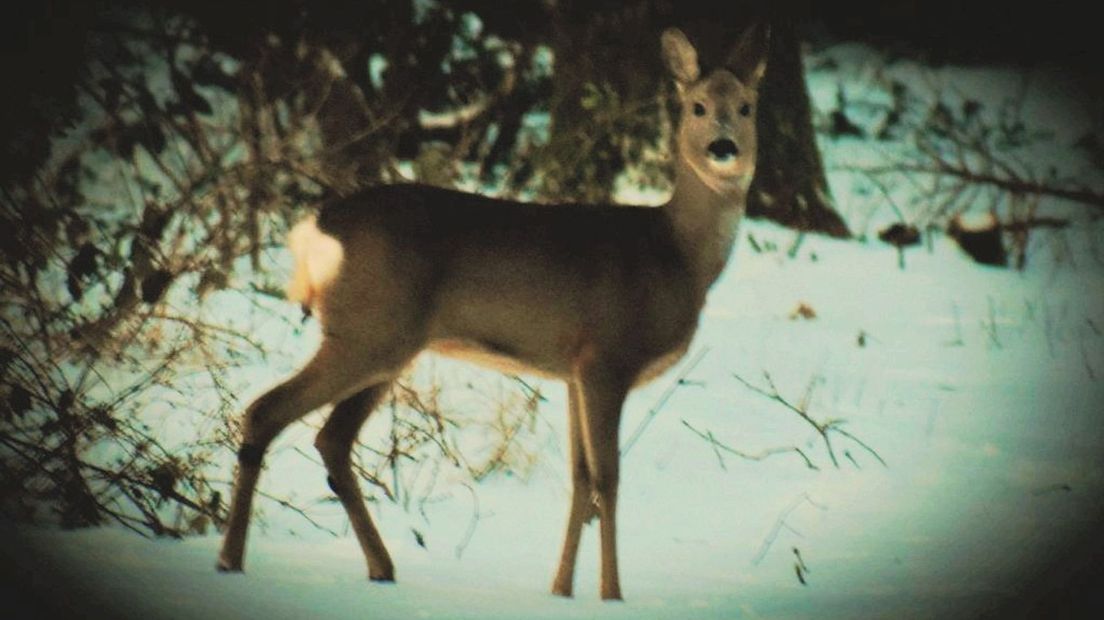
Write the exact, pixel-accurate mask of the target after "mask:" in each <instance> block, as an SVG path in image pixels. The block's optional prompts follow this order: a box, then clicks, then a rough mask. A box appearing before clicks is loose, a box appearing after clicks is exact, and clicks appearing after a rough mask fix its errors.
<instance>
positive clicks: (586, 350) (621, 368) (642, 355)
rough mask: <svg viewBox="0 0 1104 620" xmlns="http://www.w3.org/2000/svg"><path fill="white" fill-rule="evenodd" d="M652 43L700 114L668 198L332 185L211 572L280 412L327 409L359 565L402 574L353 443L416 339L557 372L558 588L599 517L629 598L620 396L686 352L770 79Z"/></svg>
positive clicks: (678, 40)
mask: <svg viewBox="0 0 1104 620" xmlns="http://www.w3.org/2000/svg"><path fill="white" fill-rule="evenodd" d="M663 43H664V50H665V54H666V56H667V63H668V66H669V67H670V68H671V70H672V73H673V74H674V75H675V78H676V82H677V83H678V85H679V90H680V94H681V96H682V99H683V105H684V108H687V107H691V106H692V109H693V113H692V114H693V118H688V117H689V116H690V114H688V113H685V112H684V114H683V121H682V123H681V124H680V127H679V133H678V134H677V137H676V143H677V148H678V150H679V159H678V162H677V176H676V181H675V190H674V192H673V194H672V198H671V201H670V202H669V203H668V204H666V205H664V206H661V207H625V206H610V205H534V204H524V203H516V202H510V201H501V200H494V199H490V198H485V197H482V196H477V195H473V194H467V193H462V192H456V191H451V190H444V189H438V188H432V187H427V186H420V185H396V186H385V187H378V188H373V189H369V190H365V191H363V192H361V193H359V194H356V195H353V196H350V197H346V198H343V199H341V200H339V201H336V202H334V203H331V204H329V205H327V206H326V207H325V208H323V209H322V210H321V212H320V213H319V214H318V215H317V216H316V217H312V218H308V219H307V220H304V221H303V222H301V223H300V224H298V225H297V226H296V227H295V229H294V230H293V231H292V234H291V238H290V241H289V243H290V245H291V248H292V251H293V254H294V255H295V257H296V267H295V275H294V277H293V280H292V283H291V286H290V287H289V296H290V297H291V298H292V299H294V300H296V301H299V302H301V303H303V304H304V305H306V306H309V307H310V308H311V309H312V310H313V312H314V313H315V314H316V315H317V316H318V319H319V321H320V322H321V324H322V328H323V342H322V345H321V347H320V350H319V351H318V353H317V354H316V355H315V357H314V358H313V359H312V360H311V362H309V363H308V364H307V366H306V367H305V368H304V369H303V370H302V371H300V372H299V374H297V375H296V376H295V377H293V378H291V379H290V380H288V381H286V382H285V383H283V384H281V385H279V386H277V387H276V388H274V389H273V390H271V391H270V392H268V393H266V394H264V395H263V396H261V397H260V398H259V399H257V401H255V402H254V403H253V404H252V405H251V406H250V408H249V410H248V411H247V413H246V424H245V427H244V438H243V443H242V449H241V452H240V454H239V460H240V464H239V473H238V479H237V483H236V485H235V490H234V496H233V498H232V505H231V511H230V518H229V521H228V524H227V532H226V537H225V541H224V544H223V550H222V553H221V555H220V560H219V566H220V568H222V569H224V570H240V569H241V567H242V558H243V555H244V548H245V531H246V527H247V525H248V519H249V513H250V507H251V501H252V496H253V490H254V487H255V485H256V480H257V476H258V474H259V470H260V464H261V459H262V457H263V454H264V451H265V448H266V447H267V446H268V444H269V443H270V442H271V441H272V439H273V438H275V436H276V435H277V434H278V433H279V432H280V431H281V430H282V429H283V428H284V427H286V426H287V425H288V424H290V423H291V422H292V421H294V420H296V419H298V418H299V417H301V416H303V415H305V414H306V413H307V412H309V411H311V410H312V409H315V408H317V407H319V406H321V405H324V404H327V403H337V404H336V405H335V407H334V410H333V412H332V413H331V414H330V418H329V420H328V421H327V423H326V424H325V426H324V427H323V429H322V431H321V432H320V433H319V436H318V439H317V441H316V445H317V447H318V449H319V451H320V452H321V454H322V458H323V461H324V462H325V464H326V468H327V470H328V471H329V474H330V485H331V487H333V489H334V491H335V493H336V494H337V496H338V497H339V498H340V499H341V501H342V503H343V505H344V507H345V509H346V511H347V512H348V514H349V518H350V522H351V523H352V526H353V530H354V532H355V533H356V535H357V538H358V540H359V541H360V543H361V546H362V548H363V550H364V552H365V556H366V559H367V561H368V569H369V576H370V577H371V578H372V579H374V580H381V581H390V580H393V579H394V569H393V566H392V563H391V560H390V557H389V556H388V554H387V550H386V548H385V547H384V545H383V542H382V540H381V539H380V537H379V534H378V532H377V531H376V529H375V527H374V525H373V524H372V521H371V518H370V517H369V515H368V513H367V511H366V510H365V508H364V503H363V499H362V497H361V495H360V490H359V487H358V485H357V483H356V480H355V478H354V477H353V475H352V471H351V469H350V467H349V453H350V450H351V447H352V444H353V442H354V441H355V438H356V434H357V432H358V430H359V429H360V426H361V425H362V423H363V422H364V420H365V419H366V418H367V417H368V415H369V414H370V413H371V410H372V409H373V407H374V406H375V405H376V404H377V402H378V400H379V399H380V398H381V396H382V395H383V394H384V393H385V392H386V389H387V386H388V385H389V384H390V382H391V381H392V380H394V379H395V378H396V377H397V376H398V374H399V373H400V372H401V371H402V369H403V368H404V367H405V366H406V365H407V364H408V363H409V362H410V360H411V359H413V358H414V357H415V356H416V355H417V354H418V353H419V352H421V351H423V350H427V349H428V350H434V351H438V352H440V353H442V354H445V355H450V356H454V357H460V358H465V359H469V360H472V361H475V362H478V363H481V364H484V365H490V366H493V367H497V368H500V369H505V370H510V371H514V372H529V373H536V374H540V375H543V376H547V377H551V378H556V379H561V380H564V381H566V382H567V384H568V394H569V400H570V411H569V424H568V428H569V435H570V437H569V445H570V448H571V468H572V480H573V484H574V492H573V497H572V501H571V508H570V512H569V516H568V527H567V534H566V537H565V541H564V547H563V555H562V558H561V562H560V567H559V571H558V573H557V575H556V579H555V582H554V584H553V591H554V592H555V593H557V594H561V595H570V594H571V591H572V584H573V575H574V566H575V555H576V552H577V550H578V545H579V536H580V532H581V528H582V525H583V523H584V522H586V521H588V520H589V519H590V518H592V517H593V516H595V515H596V516H597V517H598V518H599V521H600V526H601V527H600V534H601V554H602V571H601V594H602V597H603V598H620V597H621V591H620V583H619V579H618V572H617V559H616V532H615V512H616V497H617V484H618V479H619V454H618V439H617V437H618V427H619V423H620V415H621V406H622V403H623V402H624V399H625V396H626V395H627V393H628V391H629V390H630V389H631V388H632V387H633V386H634V385H637V384H639V383H641V382H643V381H646V380H648V379H650V378H652V377H654V376H656V375H657V374H659V373H660V372H662V371H663V370H664V369H666V368H667V367H669V366H670V365H671V364H673V363H674V362H675V361H677V360H678V359H679V358H680V357H681V356H682V355H683V354H684V353H685V351H686V349H687V347H688V346H689V343H690V340H691V338H692V337H693V335H694V331H695V329H696V327H697V324H698V317H699V314H700V312H701V309H702V306H703V305H704V303H705V297H706V293H707V291H708V289H709V286H710V285H711V284H712V283H713V282H714V281H715V280H716V278H717V276H718V275H719V274H720V272H721V270H722V269H723V267H724V265H725V262H726V261H727V259H728V256H729V254H730V252H731V249H732V244H733V241H734V239H735V234H736V225H737V223H738V221H739V218H740V216H741V215H742V213H743V209H744V205H745V200H746V191H747V187H748V184H749V183H750V181H751V176H752V173H753V171H754V160H755V149H756V143H755V117H754V115H753V114H750V106H751V105H753V104H754V102H755V91H754V85H755V82H757V81H758V78H759V76H760V75H761V73H762V65H761V64H760V65H759V66H758V67H757V68H756V70H754V71H752V73H751V78H750V80H749V82H750V83H744V82H741V81H740V80H739V79H737V78H736V77H735V76H734V75H733V74H732V73H730V72H728V71H726V70H717V71H714V72H713V73H712V74H711V75H710V76H708V77H707V78H705V79H700V80H699V79H698V77H699V76H698V66H697V58H696V53H695V52H694V50H693V48H692V47H691V46H690V44H689V42H688V41H687V40H686V39H685V37H684V36H683V35H682V34H681V33H679V32H677V31H668V33H665V34H664V40H663ZM705 102H707V103H705ZM706 105H708V108H706ZM699 106H701V108H702V110H704V112H702V113H700V114H699V112H701V111H702V110H699V109H698V108H699Z"/></svg>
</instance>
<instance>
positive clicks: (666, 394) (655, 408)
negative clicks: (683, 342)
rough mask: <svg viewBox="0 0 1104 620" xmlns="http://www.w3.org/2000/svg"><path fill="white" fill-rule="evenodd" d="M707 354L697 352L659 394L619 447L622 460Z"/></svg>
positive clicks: (706, 351)
mask: <svg viewBox="0 0 1104 620" xmlns="http://www.w3.org/2000/svg"><path fill="white" fill-rule="evenodd" d="M707 353H709V347H705V348H704V349H702V350H700V351H698V354H697V355H695V356H694V357H693V358H692V359H691V360H690V363H689V364H687V365H686V366H685V367H684V368H683V369H682V372H681V373H679V376H678V378H676V379H675V380H674V381H673V382H671V384H670V385H668V386H667V389H666V390H664V391H663V393H662V394H660V396H659V399H658V400H656V402H655V404H654V405H652V408H651V409H649V410H648V413H647V415H645V416H644V419H643V420H641V421H640V424H638V425H637V427H636V430H634V431H633V433H632V435H630V436H629V439H628V440H627V441H626V442H625V445H624V446H622V447H621V457H622V458H624V457H625V455H626V454H628V453H629V450H631V449H632V447H633V444H635V443H636V441H637V440H638V439H640V436H641V435H643V434H644V430H645V429H647V428H648V425H649V424H651V423H652V420H653V419H654V418H655V417H656V414H658V413H659V410H660V409H662V408H663V406H664V405H666V404H667V401H668V400H669V399H670V398H671V396H673V395H674V393H675V390H677V389H679V388H680V387H682V386H683V385H686V384H687V383H688V382H687V380H686V377H688V376H689V375H690V373H691V372H693V370H694V368H696V367H697V365H698V364H699V363H701V361H702V360H703V359H704V358H705V355H706V354H707Z"/></svg>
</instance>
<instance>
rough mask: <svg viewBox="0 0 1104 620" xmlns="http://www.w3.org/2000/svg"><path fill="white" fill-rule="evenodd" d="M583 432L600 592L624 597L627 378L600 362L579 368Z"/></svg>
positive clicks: (606, 595)
mask: <svg viewBox="0 0 1104 620" xmlns="http://www.w3.org/2000/svg"><path fill="white" fill-rule="evenodd" d="M578 381H579V385H580V388H581V390H580V392H581V396H582V399H581V400H582V416H581V422H582V424H581V425H580V426H581V429H582V435H583V447H584V448H585V450H586V462H587V469H588V470H589V471H590V475H591V478H590V482H591V485H592V487H593V489H594V498H595V502H596V504H597V507H598V520H599V536H600V540H601V550H602V565H601V569H602V572H601V578H600V579H601V580H600V584H599V592H600V593H601V596H602V598H603V599H605V600H620V599H621V580H620V577H619V576H618V570H617V485H618V479H619V475H620V459H621V454H620V450H619V447H618V429H619V427H620V423H621V407H622V405H623V404H624V402H625V396H626V395H627V393H628V385H629V383H628V381H626V380H624V379H622V378H621V377H620V376H618V374H617V373H615V372H612V371H611V370H610V369H609V368H608V367H604V366H602V365H601V364H594V365H592V366H590V367H588V368H583V369H580V372H579V376H578Z"/></svg>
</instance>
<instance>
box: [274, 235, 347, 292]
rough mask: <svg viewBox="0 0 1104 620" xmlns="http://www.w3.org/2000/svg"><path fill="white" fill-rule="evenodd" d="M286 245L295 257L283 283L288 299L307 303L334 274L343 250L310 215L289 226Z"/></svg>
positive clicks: (323, 287)
mask: <svg viewBox="0 0 1104 620" xmlns="http://www.w3.org/2000/svg"><path fill="white" fill-rule="evenodd" d="M288 247H289V248H290V249H291V254H292V256H294V258H295V266H294V268H293V271H292V274H291V281H290V282H288V286H287V296H288V299H290V300H291V301H295V302H299V303H301V304H303V305H304V306H310V305H312V304H313V302H314V301H315V300H316V299H317V297H318V294H319V293H320V292H321V291H322V290H323V289H325V288H326V286H328V285H329V283H330V282H332V281H333V279H334V278H335V277H336V276H337V273H338V271H339V270H340V268H341V263H342V261H343V260H344V258H345V250H344V248H342V247H341V243H340V242H339V241H338V240H337V239H335V238H333V237H331V236H329V235H327V234H326V233H324V232H322V231H321V230H319V228H318V220H317V218H316V217H315V216H313V215H312V216H310V217H308V218H306V219H304V220H302V221H301V222H299V223H298V224H296V225H295V226H294V227H293V228H292V229H291V233H289V234H288Z"/></svg>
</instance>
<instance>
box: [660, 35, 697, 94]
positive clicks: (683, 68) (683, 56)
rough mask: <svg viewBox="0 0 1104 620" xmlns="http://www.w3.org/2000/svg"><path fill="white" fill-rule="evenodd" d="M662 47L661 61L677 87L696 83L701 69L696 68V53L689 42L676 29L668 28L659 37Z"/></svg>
mask: <svg viewBox="0 0 1104 620" xmlns="http://www.w3.org/2000/svg"><path fill="white" fill-rule="evenodd" d="M660 43H661V44H662V45H663V60H664V61H665V62H666V63H667V70H669V71H670V72H671V75H672V76H673V77H674V78H675V82H677V83H678V85H679V87H680V88H681V87H685V86H688V85H690V84H693V83H694V82H696V81H698V76H699V75H701V68H700V67H699V66H698V51H697V50H695V49H694V46H693V45H691V44H690V40H689V39H687V38H686V35H685V34H683V33H682V31H681V30H679V29H678V28H668V29H667V30H664V31H663V36H662V37H660Z"/></svg>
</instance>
